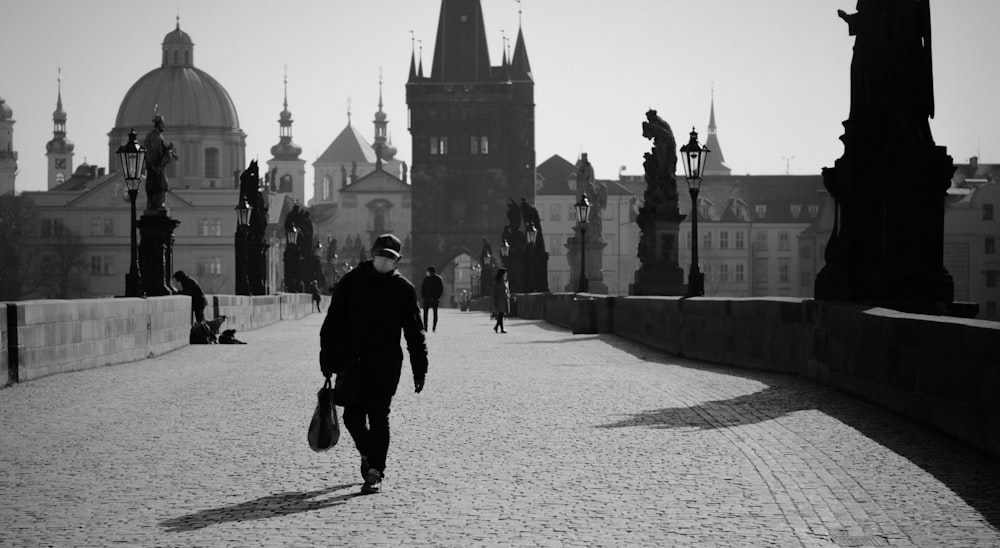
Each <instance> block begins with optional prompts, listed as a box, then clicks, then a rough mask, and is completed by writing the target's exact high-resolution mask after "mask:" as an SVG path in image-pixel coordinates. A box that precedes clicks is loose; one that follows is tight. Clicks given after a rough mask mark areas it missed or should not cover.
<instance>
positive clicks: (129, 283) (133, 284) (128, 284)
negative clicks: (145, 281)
mask: <svg viewBox="0 0 1000 548" xmlns="http://www.w3.org/2000/svg"><path fill="white" fill-rule="evenodd" d="M125 296H126V297H139V298H145V297H146V294H145V293H144V292H143V290H142V276H140V275H139V273H138V272H128V273H126V274H125Z"/></svg>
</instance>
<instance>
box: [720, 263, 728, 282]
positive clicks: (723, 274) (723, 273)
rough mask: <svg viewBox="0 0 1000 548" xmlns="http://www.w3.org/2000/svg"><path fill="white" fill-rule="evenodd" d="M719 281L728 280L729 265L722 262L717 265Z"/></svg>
mask: <svg viewBox="0 0 1000 548" xmlns="http://www.w3.org/2000/svg"><path fill="white" fill-rule="evenodd" d="M719 281H721V282H728V281H729V265H728V264H725V263H722V264H720V265H719Z"/></svg>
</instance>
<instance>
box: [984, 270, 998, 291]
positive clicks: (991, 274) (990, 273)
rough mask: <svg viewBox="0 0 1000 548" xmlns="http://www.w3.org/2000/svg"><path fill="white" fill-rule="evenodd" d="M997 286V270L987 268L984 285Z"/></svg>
mask: <svg viewBox="0 0 1000 548" xmlns="http://www.w3.org/2000/svg"><path fill="white" fill-rule="evenodd" d="M996 286H997V271H996V270H987V271H986V287H996Z"/></svg>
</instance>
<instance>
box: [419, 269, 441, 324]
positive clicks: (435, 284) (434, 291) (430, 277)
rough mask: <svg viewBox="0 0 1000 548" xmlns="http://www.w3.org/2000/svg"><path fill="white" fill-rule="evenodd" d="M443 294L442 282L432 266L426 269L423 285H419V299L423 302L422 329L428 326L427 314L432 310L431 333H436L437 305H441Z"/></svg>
mask: <svg viewBox="0 0 1000 548" xmlns="http://www.w3.org/2000/svg"><path fill="white" fill-rule="evenodd" d="M442 294H444V280H442V279H441V276H438V275H437V271H436V270H435V269H434V267H433V266H428V267H427V274H426V275H425V276H424V281H423V283H421V284H420V297H421V298H422V299H423V301H424V329H425V330H426V329H427V328H428V327H430V325H429V324H428V323H427V312H428V311H429V310H434V326H433V327H431V331H437V327H438V305H439V304H441V295H442Z"/></svg>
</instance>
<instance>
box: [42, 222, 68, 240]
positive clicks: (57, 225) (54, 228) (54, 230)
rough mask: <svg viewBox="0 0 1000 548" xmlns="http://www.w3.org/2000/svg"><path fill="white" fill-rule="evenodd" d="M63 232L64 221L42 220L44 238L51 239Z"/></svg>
mask: <svg viewBox="0 0 1000 548" xmlns="http://www.w3.org/2000/svg"><path fill="white" fill-rule="evenodd" d="M62 230H63V222H62V219H42V237H43V238H49V237H52V236H56V235H58V234H60V233H61V232H62Z"/></svg>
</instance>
